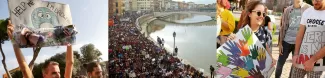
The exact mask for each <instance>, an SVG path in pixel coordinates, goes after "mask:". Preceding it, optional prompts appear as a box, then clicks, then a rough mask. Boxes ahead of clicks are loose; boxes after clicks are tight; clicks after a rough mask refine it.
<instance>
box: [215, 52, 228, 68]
mask: <svg viewBox="0 0 325 78" xmlns="http://www.w3.org/2000/svg"><path fill="white" fill-rule="evenodd" d="M219 52H220V54H217V59H218V60H217V62H220V63H222V65H223V66H227V65H228V64H229V60H228V58H229V57H228V56H227V55H226V54H225V53H223V51H222V50H219Z"/></svg>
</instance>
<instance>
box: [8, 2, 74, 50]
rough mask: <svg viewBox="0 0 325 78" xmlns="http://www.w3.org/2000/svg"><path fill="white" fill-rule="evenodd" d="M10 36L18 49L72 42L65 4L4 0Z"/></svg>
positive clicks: (69, 15)
mask: <svg viewBox="0 0 325 78" xmlns="http://www.w3.org/2000/svg"><path fill="white" fill-rule="evenodd" d="M8 1H9V2H8V5H9V13H10V19H11V21H12V24H13V25H14V32H13V37H14V40H15V41H16V43H17V44H19V45H20V47H21V48H29V47H35V46H42V47H48V46H61V45H66V44H69V43H70V44H74V42H75V41H76V37H75V35H76V34H77V31H76V28H75V26H74V25H72V24H73V23H72V17H71V14H70V8H69V5H67V4H61V3H55V2H47V1H40V0H8Z"/></svg>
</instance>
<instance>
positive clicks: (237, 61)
mask: <svg viewBox="0 0 325 78" xmlns="http://www.w3.org/2000/svg"><path fill="white" fill-rule="evenodd" d="M228 56H229V64H231V65H235V66H238V67H242V68H243V67H245V62H244V61H243V60H242V59H241V58H240V56H239V55H237V54H232V55H229V54H228Z"/></svg>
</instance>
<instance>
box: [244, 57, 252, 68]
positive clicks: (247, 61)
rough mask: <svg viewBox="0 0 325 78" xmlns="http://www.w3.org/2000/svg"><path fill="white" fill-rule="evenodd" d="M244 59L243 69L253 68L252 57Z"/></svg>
mask: <svg viewBox="0 0 325 78" xmlns="http://www.w3.org/2000/svg"><path fill="white" fill-rule="evenodd" d="M244 61H245V69H246V70H251V69H252V68H254V63H253V59H252V58H250V57H246V59H244Z"/></svg>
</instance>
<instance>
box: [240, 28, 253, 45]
mask: <svg viewBox="0 0 325 78" xmlns="http://www.w3.org/2000/svg"><path fill="white" fill-rule="evenodd" d="M252 33H253V32H251V31H250V30H249V29H248V28H244V29H243V31H242V34H243V36H244V38H245V40H246V41H247V42H248V45H252V44H253V36H252Z"/></svg>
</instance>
